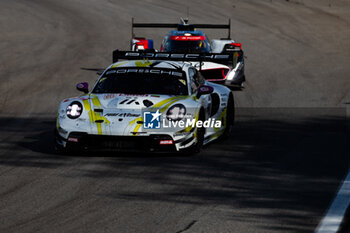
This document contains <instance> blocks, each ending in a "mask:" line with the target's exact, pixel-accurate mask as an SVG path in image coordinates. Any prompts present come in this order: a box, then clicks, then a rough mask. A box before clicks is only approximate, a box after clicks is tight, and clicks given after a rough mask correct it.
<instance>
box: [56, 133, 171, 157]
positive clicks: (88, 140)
mask: <svg viewBox="0 0 350 233" xmlns="http://www.w3.org/2000/svg"><path fill="white" fill-rule="evenodd" d="M56 143H57V144H58V145H60V146H61V147H63V148H65V149H68V150H93V151H132V152H175V151H177V149H176V146H175V142H174V140H173V138H172V137H171V136H169V135H165V134H164V135H160V134H157V135H149V136H107V135H91V134H87V133H82V132H71V133H70V134H69V136H68V138H67V139H65V138H63V137H61V136H60V135H59V134H58V133H56Z"/></svg>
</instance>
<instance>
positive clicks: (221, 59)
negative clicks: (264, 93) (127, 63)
mask: <svg viewBox="0 0 350 233" xmlns="http://www.w3.org/2000/svg"><path fill="white" fill-rule="evenodd" d="M240 56H241V57H243V51H242V50H240V51H234V52H230V53H170V52H154V51H147V50H142V51H137V52H135V51H120V50H114V51H113V63H114V62H118V61H119V59H122V60H142V59H148V60H168V61H196V62H200V63H201V62H205V61H207V62H214V63H220V64H224V65H233V64H234V63H236V61H237V58H238V57H240Z"/></svg>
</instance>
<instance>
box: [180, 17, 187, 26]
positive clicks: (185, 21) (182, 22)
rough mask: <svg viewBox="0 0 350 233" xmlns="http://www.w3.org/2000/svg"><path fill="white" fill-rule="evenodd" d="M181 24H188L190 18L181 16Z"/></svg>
mask: <svg viewBox="0 0 350 233" xmlns="http://www.w3.org/2000/svg"><path fill="white" fill-rule="evenodd" d="M180 24H183V25H188V19H187V18H182V17H181V18H180Z"/></svg>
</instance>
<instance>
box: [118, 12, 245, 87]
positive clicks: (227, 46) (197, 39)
mask: <svg viewBox="0 0 350 233" xmlns="http://www.w3.org/2000/svg"><path fill="white" fill-rule="evenodd" d="M134 28H152V29H155V28H173V29H175V30H171V31H170V32H169V33H168V34H166V35H165V36H164V38H163V41H162V44H161V46H160V50H159V51H160V52H168V53H232V54H233V60H232V63H230V64H229V65H227V64H226V65H223V64H217V63H214V62H211V61H207V62H203V63H202V64H201V67H200V69H199V65H198V64H197V65H195V64H193V65H194V66H195V67H196V68H197V70H199V71H200V72H201V74H202V76H203V77H204V78H205V79H206V80H208V81H210V82H215V83H218V84H223V85H225V86H227V87H229V88H230V89H232V90H241V89H242V88H243V83H244V82H245V80H246V79H245V72H244V67H245V62H244V53H243V50H242V44H241V43H237V42H236V41H235V40H233V39H231V20H229V22H228V24H189V23H188V19H181V22H180V24H176V23H175V24H171V23H135V22H134V19H132V24H131V31H132V38H131V41H130V42H131V43H130V45H131V50H132V51H142V50H154V45H153V40H151V39H146V38H144V37H136V36H135V34H134ZM202 28H203V29H224V30H228V35H227V38H222V39H213V40H211V41H209V39H208V37H207V36H206V34H205V33H204V32H203V31H202V30H200V29H202ZM114 59H115V58H113V62H115V60H114Z"/></svg>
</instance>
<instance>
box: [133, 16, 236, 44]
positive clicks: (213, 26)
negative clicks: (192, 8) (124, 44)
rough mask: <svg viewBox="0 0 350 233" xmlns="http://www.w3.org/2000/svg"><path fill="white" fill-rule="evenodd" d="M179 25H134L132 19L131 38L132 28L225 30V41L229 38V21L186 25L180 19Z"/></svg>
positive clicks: (185, 22) (186, 22)
mask: <svg viewBox="0 0 350 233" xmlns="http://www.w3.org/2000/svg"><path fill="white" fill-rule="evenodd" d="M181 22H182V23H180V24H177V23H135V22H134V18H132V19H131V38H135V34H134V28H177V30H178V31H194V30H195V29H196V28H207V29H227V30H228V35H227V39H230V38H231V19H229V20H228V24H188V20H187V19H181Z"/></svg>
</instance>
